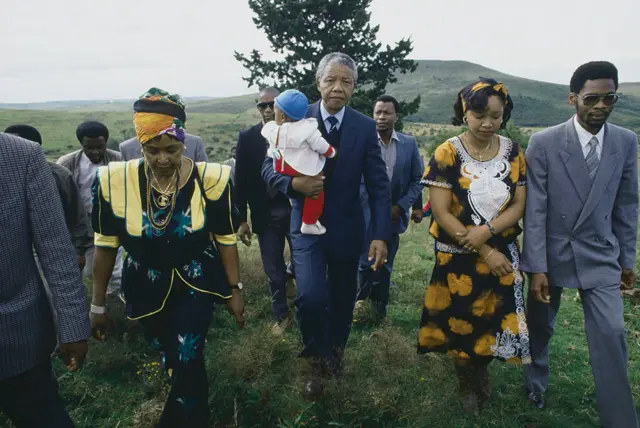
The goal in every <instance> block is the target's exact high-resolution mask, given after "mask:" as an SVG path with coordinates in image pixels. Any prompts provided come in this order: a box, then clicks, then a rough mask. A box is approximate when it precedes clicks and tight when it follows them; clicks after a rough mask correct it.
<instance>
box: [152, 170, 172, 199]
mask: <svg viewBox="0 0 640 428" xmlns="http://www.w3.org/2000/svg"><path fill="white" fill-rule="evenodd" d="M177 171H178V170H177V169H176V170H174V171H173V175H172V176H171V179H170V180H169V184H167V186H166V187H165V188H164V189H163V188H162V186H161V185H160V182H159V181H158V177H156V175H155V173H154V172H153V170H151V176H152V178H153V180H154V181H155V182H156V185H157V186H158V189H157V190H158V192H159V193H160V195H159V196H158V197H157V198H155V196H154V199H155V201H156V203H157V204H158V206H159V207H160V208H165V207H166V206H167V205H169V202H170V199H171V197H172V194H173V192H171V191H170V187H171V185H172V184H173V181H174V180H175V178H176V173H177Z"/></svg>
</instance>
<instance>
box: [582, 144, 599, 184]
mask: <svg viewBox="0 0 640 428" xmlns="http://www.w3.org/2000/svg"><path fill="white" fill-rule="evenodd" d="M585 160H586V161H587V170H588V171H589V177H591V180H593V179H594V178H595V176H596V172H598V165H599V164H600V158H599V157H598V139H597V138H596V137H593V138H591V140H590V141H589V153H587V157H586V158H585Z"/></svg>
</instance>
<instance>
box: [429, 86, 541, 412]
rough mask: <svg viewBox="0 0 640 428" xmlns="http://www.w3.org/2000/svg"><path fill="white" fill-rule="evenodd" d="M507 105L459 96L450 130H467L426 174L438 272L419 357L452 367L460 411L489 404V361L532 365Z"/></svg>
mask: <svg viewBox="0 0 640 428" xmlns="http://www.w3.org/2000/svg"><path fill="white" fill-rule="evenodd" d="M512 109H513V102H512V100H511V97H510V96H509V94H508V93H507V91H506V89H505V88H504V86H503V85H502V84H501V83H498V82H496V81H495V80H492V79H484V78H482V79H480V80H479V81H478V82H474V83H473V84H470V85H469V86H467V87H465V88H464V89H462V91H460V93H459V94H458V97H457V100H456V103H455V105H454V112H455V117H454V124H456V125H461V124H462V123H465V124H466V125H467V126H468V130H467V131H465V132H464V133H462V134H461V135H459V136H458V137H454V138H451V139H450V140H448V141H446V142H445V143H444V144H442V145H440V146H439V147H438V148H437V149H436V151H435V153H434V155H433V158H432V159H431V161H430V163H429V165H428V166H427V167H426V169H425V173H424V177H423V180H422V182H423V184H424V185H426V186H428V187H429V197H430V201H431V208H432V210H433V217H432V221H431V227H430V233H431V235H432V236H433V237H434V239H435V240H436V265H435V267H434V270H433V275H432V277H431V281H430V284H429V286H428V288H427V293H426V297H425V302H424V310H423V314H422V320H421V326H420V331H419V336H418V342H419V344H418V350H419V351H420V352H445V353H448V354H449V355H451V356H452V357H453V358H454V362H455V366H456V370H457V374H458V383H459V391H460V396H461V399H462V404H463V407H464V409H465V411H468V412H476V411H477V410H478V408H479V405H480V404H482V402H483V400H486V399H488V397H489V395H490V394H491V384H490V379H489V375H488V372H487V365H488V364H489V362H491V360H492V359H493V358H498V359H501V360H505V361H509V362H513V363H525V364H526V363H528V362H530V359H531V358H530V352H529V337H528V332H527V326H526V319H525V313H524V302H523V291H522V289H523V277H522V275H521V274H520V272H519V271H518V264H519V249H518V245H517V242H516V238H517V237H518V235H519V234H520V233H521V229H520V227H519V226H518V222H519V220H520V219H521V218H522V216H523V214H524V206H525V195H526V193H525V192H526V191H525V185H526V166H525V160H524V155H523V152H522V149H521V148H520V146H519V145H518V144H517V143H514V142H512V141H511V140H509V139H508V138H505V137H502V136H499V135H498V134H497V131H498V130H500V129H501V128H504V126H505V125H506V123H507V121H508V120H509V118H510V116H511V110H512Z"/></svg>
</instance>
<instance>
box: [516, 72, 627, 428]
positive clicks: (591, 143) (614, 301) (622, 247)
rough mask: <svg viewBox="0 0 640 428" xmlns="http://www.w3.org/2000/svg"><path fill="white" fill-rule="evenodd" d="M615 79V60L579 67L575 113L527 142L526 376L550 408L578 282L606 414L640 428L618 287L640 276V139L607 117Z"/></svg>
mask: <svg viewBox="0 0 640 428" xmlns="http://www.w3.org/2000/svg"><path fill="white" fill-rule="evenodd" d="M617 89H618V71H617V69H616V68H615V66H614V65H613V64H611V63H608V62H591V63H587V64H584V65H582V66H581V67H579V68H578V69H577V70H576V72H575V73H574V75H573V77H572V79H571V85H570V90H571V93H570V94H569V103H570V104H572V105H574V106H575V108H576V114H575V116H574V117H572V118H571V119H570V120H569V121H568V122H566V123H564V124H561V125H558V126H555V127H553V128H550V129H547V130H545V131H542V132H539V133H537V134H534V135H533V136H532V137H531V141H530V143H529V148H528V150H527V152H526V159H527V169H528V171H527V176H528V177H527V208H526V214H525V216H524V249H523V252H522V259H523V260H522V270H524V271H525V272H529V273H530V274H531V282H530V286H529V290H530V295H529V298H528V317H527V318H528V325H529V333H530V339H531V357H532V360H533V362H532V364H531V365H529V366H527V367H526V368H525V384H526V387H527V389H528V391H529V393H530V396H529V397H530V399H531V400H532V401H533V403H534V404H535V405H536V406H537V407H538V408H543V407H544V405H545V399H544V398H545V397H544V394H545V393H546V391H547V387H548V384H549V382H548V379H549V347H548V345H549V340H550V339H551V335H552V333H553V327H554V322H555V317H556V314H557V312H558V308H559V306H560V297H561V295H562V288H563V287H564V288H575V289H578V292H579V293H580V296H581V298H582V304H583V308H584V318H585V330H586V333H587V342H588V346H589V355H590V360H591V369H592V372H593V376H594V379H595V390H596V400H597V404H598V410H599V413H600V422H601V424H602V426H604V427H606V428H610V427H611V428H612V427H615V428H623V427H624V428H637V427H638V419H637V415H636V412H635V408H634V403H633V396H632V394H631V388H630V387H629V378H628V374H627V346H626V343H625V336H626V335H625V328H624V319H623V310H624V308H623V304H622V298H621V296H620V288H621V286H622V287H623V288H633V287H634V286H635V283H636V275H635V273H634V266H635V261H636V235H637V223H638V149H637V146H638V139H637V136H636V135H635V134H634V133H633V132H631V131H629V130H626V129H624V128H621V127H619V126H615V125H612V124H609V123H607V119H608V118H609V115H610V114H611V112H612V111H613V107H614V104H615V103H616V101H617V100H618V94H617V93H616V91H617Z"/></svg>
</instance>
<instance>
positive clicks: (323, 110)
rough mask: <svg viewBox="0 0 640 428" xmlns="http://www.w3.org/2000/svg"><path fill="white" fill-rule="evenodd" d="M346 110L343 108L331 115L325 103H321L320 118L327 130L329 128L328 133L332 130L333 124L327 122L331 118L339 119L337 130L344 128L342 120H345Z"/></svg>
mask: <svg viewBox="0 0 640 428" xmlns="http://www.w3.org/2000/svg"><path fill="white" fill-rule="evenodd" d="M345 109H346V107H342V109H341V110H340V111H339V112H337V113H336V114H331V113H329V112H328V111H327V109H326V108H324V101H320V116H322V121H323V122H324V126H325V128H327V132H328V131H329V130H330V129H331V124H330V123H329V122H327V118H328V117H329V116H335V118H336V119H338V124H337V125H336V128H337V129H340V127H341V126H342V120H343V119H344V111H345Z"/></svg>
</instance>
